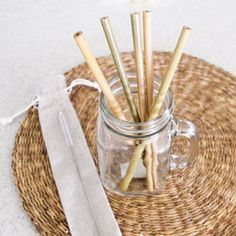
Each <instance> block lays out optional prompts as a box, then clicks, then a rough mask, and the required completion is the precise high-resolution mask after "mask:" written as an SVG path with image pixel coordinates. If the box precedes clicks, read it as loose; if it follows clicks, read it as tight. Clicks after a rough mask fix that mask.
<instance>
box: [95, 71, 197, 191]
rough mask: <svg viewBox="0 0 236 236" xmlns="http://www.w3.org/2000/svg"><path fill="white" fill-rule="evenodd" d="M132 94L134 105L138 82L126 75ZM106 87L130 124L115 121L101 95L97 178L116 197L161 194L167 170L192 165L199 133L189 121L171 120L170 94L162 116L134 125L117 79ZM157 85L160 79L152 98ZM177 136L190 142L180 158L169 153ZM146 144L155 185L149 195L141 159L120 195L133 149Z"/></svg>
mask: <svg viewBox="0 0 236 236" xmlns="http://www.w3.org/2000/svg"><path fill="white" fill-rule="evenodd" d="M129 83H130V87H131V91H132V93H133V94H134V97H135V99H136V104H138V103H137V90H138V88H137V81H136V77H135V75H132V74H129ZM109 85H110V87H111V89H112V91H113V93H114V95H115V96H116V98H117V99H118V101H119V103H120V105H121V106H122V108H123V111H124V113H125V114H126V117H128V118H129V121H123V120H120V119H118V118H117V117H116V116H114V115H113V114H112V112H111V111H110V109H109V106H108V103H107V100H106V98H105V97H104V95H103V93H101V95H100V100H99V115H98V120H97V130H96V135H97V150H98V159H99V170H100V178H101V181H102V183H103V185H104V187H105V188H106V189H107V190H109V191H112V192H116V193H118V194H131V195H136V194H138V195H140V194H141V195H150V194H154V193H157V192H160V191H162V189H163V186H164V183H165V179H166V176H167V175H168V172H169V170H170V169H181V168H186V167H188V166H189V165H191V164H192V162H193V160H194V158H195V156H196V155H197V152H198V133H197V130H196V127H195V125H194V124H193V123H191V122H190V121H182V120H177V119H175V118H174V117H173V115H172V112H173V98H172V94H171V92H170V91H168V94H167V96H166V98H165V102H164V104H163V110H162V113H161V115H160V116H159V117H158V118H156V119H155V120H152V121H148V122H142V123H135V122H133V121H131V120H132V117H131V115H130V112H129V108H128V105H127V102H126V98H125V96H124V93H123V88H122V85H121V83H120V80H119V78H118V77H114V78H112V79H110V80H109ZM159 85H160V80H159V78H157V77H156V78H155V79H154V85H153V86H154V97H155V95H156V94H157V92H158V88H159ZM176 136H183V137H186V138H187V139H189V142H188V143H189V145H188V147H186V149H188V150H187V151H186V153H185V154H183V155H175V154H171V153H170V149H171V144H172V141H173V139H174V137H176ZM140 144H145V145H146V144H147V145H149V144H150V146H151V147H152V148H155V157H156V160H157V165H156V167H155V169H154V172H155V173H154V174H155V175H156V177H157V178H156V180H157V182H156V185H155V187H154V191H152V192H150V191H148V190H147V186H146V168H145V165H144V161H143V157H142V158H140V159H139V161H138V164H137V166H136V169H135V174H134V177H133V178H132V181H131V182H130V184H129V187H128V189H127V191H125V192H121V190H120V188H119V183H120V182H121V180H122V179H123V178H124V177H125V175H126V172H127V169H128V166H129V164H130V160H131V159H132V157H133V152H134V150H135V148H136V147H137V146H138V145H140Z"/></svg>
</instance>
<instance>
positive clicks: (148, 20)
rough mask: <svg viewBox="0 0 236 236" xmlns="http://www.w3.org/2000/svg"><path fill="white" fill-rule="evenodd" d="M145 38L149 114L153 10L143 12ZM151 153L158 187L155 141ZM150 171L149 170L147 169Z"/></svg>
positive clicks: (153, 173) (148, 151)
mask: <svg viewBox="0 0 236 236" xmlns="http://www.w3.org/2000/svg"><path fill="white" fill-rule="evenodd" d="M143 40H144V65H145V80H146V95H147V97H146V98H147V102H146V105H147V110H148V114H149V112H150V110H151V107H152V102H153V55H152V50H153V49H152V48H153V35H152V12H151V11H144V12H143ZM145 155H151V158H150V157H147V158H148V159H150V162H151V165H150V164H149V165H148V167H149V168H150V170H149V171H150V172H151V175H152V182H153V189H156V188H157V172H156V168H157V163H158V161H157V150H156V146H155V144H154V143H152V144H151V147H150V146H149V147H148V146H147V147H146V154H145ZM147 173H148V171H147Z"/></svg>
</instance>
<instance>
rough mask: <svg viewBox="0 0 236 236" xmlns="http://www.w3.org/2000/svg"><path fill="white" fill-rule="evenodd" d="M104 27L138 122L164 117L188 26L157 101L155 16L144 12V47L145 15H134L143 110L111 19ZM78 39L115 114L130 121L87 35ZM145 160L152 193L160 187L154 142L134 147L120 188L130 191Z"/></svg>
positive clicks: (134, 35)
mask: <svg viewBox="0 0 236 236" xmlns="http://www.w3.org/2000/svg"><path fill="white" fill-rule="evenodd" d="M100 20H101V24H102V27H103V30H104V33H105V36H106V39H107V42H108V45H109V48H110V50H111V54H112V57H113V59H114V62H115V65H116V68H117V71H118V75H119V78H120V80H121V84H122V86H123V90H124V94H125V96H126V99H127V102H128V105H129V109H130V112H131V114H132V117H133V120H134V121H135V122H144V121H150V120H153V119H156V118H157V117H158V116H159V115H160V111H161V107H162V104H163V102H164V100H165V97H166V94H167V91H168V89H169V87H170V84H171V81H172V79H173V77H174V74H175V71H176V69H177V66H178V63H179V61H180V58H181V55H182V53H183V48H184V45H185V42H186V40H187V37H188V35H189V32H190V30H191V29H190V28H188V27H186V26H184V27H183V28H182V31H181V33H180V36H179V39H178V41H177V44H176V47H175V50H174V52H173V54H172V57H171V60H170V63H169V66H168V69H167V72H166V75H165V77H164V78H163V80H162V82H161V85H160V88H159V91H158V94H157V96H156V98H155V99H153V48H152V44H153V39H152V13H151V12H150V11H144V12H143V42H144V47H143V45H142V29H141V13H132V14H131V25H132V35H133V45H134V53H135V63H136V77H137V84H138V101H139V106H138V107H139V109H138V108H137V106H136V104H135V101H134V97H133V95H132V93H131V89H130V86H129V81H128V78H127V75H126V72H125V69H124V65H123V62H122V58H121V55H120V53H119V50H118V46H117V43H116V40H115V37H114V33H113V31H112V27H111V24H110V20H109V17H102V18H101V19H100ZM74 38H75V40H76V42H77V44H78V46H79V48H80V50H81V53H82V54H83V56H84V58H85V60H86V62H87V64H88V66H89V68H90V69H91V71H92V72H93V74H94V77H95V79H96V80H97V82H98V84H99V86H100V88H101V90H102V92H103V93H104V95H105V97H106V99H107V101H108V103H109V105H110V107H111V109H112V111H113V113H114V114H115V115H116V116H117V117H118V118H120V119H122V120H126V117H125V115H124V114H123V111H122V109H121V107H120V105H119V103H118V101H117V99H116V98H115V96H114V95H113V93H112V91H111V89H110V87H109V84H108V82H107V80H106V79H105V77H104V75H103V73H102V71H101V69H100V67H99V65H98V63H97V61H96V59H95V57H94V56H93V54H92V52H91V51H90V49H89V47H88V44H87V42H86V40H85V38H84V36H83V32H81V31H80V32H77V33H75V34H74ZM142 157H143V158H144V164H145V167H146V183H147V189H148V191H150V192H152V191H154V190H155V189H156V188H157V171H156V169H157V165H158V161H157V150H156V146H155V145H154V143H151V144H145V143H140V144H138V145H137V146H135V148H134V152H133V155H132V158H131V160H130V162H129V166H128V169H127V172H126V175H125V177H124V178H123V179H122V180H121V182H120V183H119V189H120V190H121V191H122V192H126V191H127V190H128V187H129V184H130V182H131V181H132V178H133V176H134V174H135V170H136V168H137V164H138V161H139V160H140V159H141V158H142Z"/></svg>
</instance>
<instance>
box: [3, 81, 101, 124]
mask: <svg viewBox="0 0 236 236" xmlns="http://www.w3.org/2000/svg"><path fill="white" fill-rule="evenodd" d="M79 85H84V86H88V87H91V88H94V89H96V90H98V92H99V93H100V92H101V89H100V87H99V85H98V83H97V82H92V81H89V80H87V79H75V80H73V81H72V82H71V84H70V85H69V86H68V87H66V88H65V91H66V93H67V94H68V95H69V94H71V92H72V90H73V89H74V88H75V87H77V86H79ZM30 100H31V101H30V104H29V105H27V106H26V107H24V108H23V109H22V110H20V111H19V112H16V113H15V114H13V115H12V116H9V117H0V125H3V126H5V125H10V124H11V123H13V122H14V120H15V119H16V118H17V117H19V116H21V115H23V114H24V113H25V112H27V111H28V110H29V109H30V108H31V107H35V108H37V107H38V105H39V103H40V97H38V96H31V97H30Z"/></svg>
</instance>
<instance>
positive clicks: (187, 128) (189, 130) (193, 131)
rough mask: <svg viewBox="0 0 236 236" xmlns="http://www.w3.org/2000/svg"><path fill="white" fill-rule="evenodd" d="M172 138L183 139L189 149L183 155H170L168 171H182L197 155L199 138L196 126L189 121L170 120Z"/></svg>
mask: <svg viewBox="0 0 236 236" xmlns="http://www.w3.org/2000/svg"><path fill="white" fill-rule="evenodd" d="M172 137H173V138H174V137H185V138H187V139H188V140H189V147H188V150H187V152H186V153H185V154H183V155H175V154H172V155H170V161H169V166H170V169H171V170H173V169H182V168H186V167H188V166H190V165H191V164H192V163H193V161H194V159H195V157H196V156H197V154H198V149H199V136H198V131H197V128H196V126H195V125H194V124H193V123H192V122H190V121H183V120H177V119H175V118H173V119H172Z"/></svg>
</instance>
